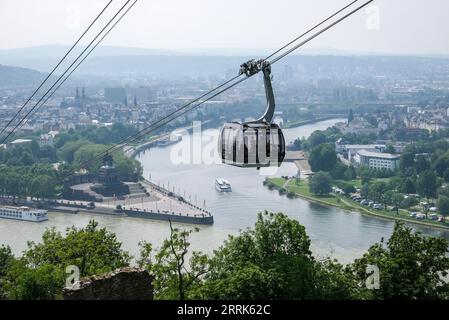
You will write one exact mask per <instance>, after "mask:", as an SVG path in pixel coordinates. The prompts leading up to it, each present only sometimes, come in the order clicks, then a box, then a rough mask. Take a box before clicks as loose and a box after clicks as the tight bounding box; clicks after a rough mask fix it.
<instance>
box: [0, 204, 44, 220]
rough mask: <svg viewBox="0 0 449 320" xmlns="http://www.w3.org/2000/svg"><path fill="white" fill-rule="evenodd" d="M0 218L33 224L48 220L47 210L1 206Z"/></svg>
mask: <svg viewBox="0 0 449 320" xmlns="http://www.w3.org/2000/svg"><path fill="white" fill-rule="evenodd" d="M0 218H4V219H13V220H24V221H33V222H40V221H45V220H48V217H47V210H40V209H32V208H28V207H13V206H0Z"/></svg>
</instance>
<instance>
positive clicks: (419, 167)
mask: <svg viewBox="0 0 449 320" xmlns="http://www.w3.org/2000/svg"><path fill="white" fill-rule="evenodd" d="M415 169H416V172H417V173H418V174H420V173H421V172H423V171H426V170H429V169H430V162H429V160H427V158H426V157H425V156H423V155H419V156H417V158H416V162H415Z"/></svg>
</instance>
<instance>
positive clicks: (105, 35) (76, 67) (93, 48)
mask: <svg viewBox="0 0 449 320" xmlns="http://www.w3.org/2000/svg"><path fill="white" fill-rule="evenodd" d="M137 1H138V0H135V1H134V2H133V3H132V4H131V6H129V7H128V9H126V11H125V12H124V13H123V14H122V15H121V16H120V18H119V19H118V20H117V21H116V22H115V23H114V24H113V25H112V27H111V28H110V29H109V30H108V31H107V32H106V33H105V34H104V35H103V36H102V37H101V39H100V40H99V41H98V42H97V43H96V44H95V46H93V47H92V48H91V49H90V51H89V52H88V53H87V54H86V55H85V56H84V58H83V59H82V60H81V61H80V62H78V64H77V65H76V66H75V68H73V69H72V71H70V73H69V74H68V75H67V76H66V77H65V78H64V80H62V82H60V83H59V84H58V86H57V87H56V88H55V89H54V90H53V92H52V93H50V94H49V95H48V96H47V97H46V98H45V100H44V101H43V102H42V103H41V104H40V106H38V107H37V108H36V110H34V112H33V114H32V115H30V116H29V117H28V118H31V117H33V115H35V114H36V113H37V112H38V111H39V109H40V108H42V106H43V105H45V103H47V101H48V100H49V99H50V98H51V97H52V96H53V95H54V94H55V92H56V91H58V89H59V88H60V87H61V86H62V85H63V84H64V83H65V82H66V81H67V79H68V78H70V76H71V75H72V73H73V72H75V71H76V69H78V67H79V66H80V65H81V64H82V63H83V62H84V60H86V59H87V58H88V57H89V56H90V54H91V53H92V52H93V51H94V50H95V48H97V46H98V45H99V44H100V43H101V42H102V41H103V39H104V38H106V37H107V35H108V34H109V33H110V32H111V31H112V29H114V27H115V26H116V25H117V24H118V23H119V22H120V20H122V18H123V17H124V16H125V15H126V14H127V13H128V12H129V10H131V8H132V7H133V6H134V5H135V4H136V2H137ZM25 123H26V122H23V123H22V125H21V126H20V127H19V128H18V130H20V129H21V128H22V127H23V126H24V125H25Z"/></svg>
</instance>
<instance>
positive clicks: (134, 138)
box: [92, 0, 374, 161]
mask: <svg viewBox="0 0 449 320" xmlns="http://www.w3.org/2000/svg"><path fill="white" fill-rule="evenodd" d="M357 1H358V0H355V1H352V2H351V3H349V4H347V5H346V6H344V7H343V8H342V9H340V10H338V11H336V12H335V13H333V14H332V15H330V16H329V17H327V18H326V19H324V20H322V21H321V22H320V23H318V24H316V25H315V26H313V27H312V28H310V29H309V30H307V31H306V32H304V33H303V34H301V35H300V36H298V37H296V38H295V39H294V40H293V41H290V42H289V43H288V44H286V45H284V46H283V47H281V48H280V49H278V50H276V51H275V52H274V53H272V54H271V55H269V56H268V57H267V58H270V57H272V56H274V55H275V54H276V53H279V52H280V51H282V50H283V49H285V48H286V47H288V46H289V45H291V44H292V43H294V42H296V41H297V40H299V39H301V38H303V37H304V36H306V35H307V34H309V33H310V32H312V31H313V30H315V29H316V28H318V27H319V26H321V25H322V24H324V23H326V22H327V21H329V20H330V19H332V18H333V17H335V16H336V15H338V14H339V13H341V12H342V11H344V10H345V9H347V8H348V7H350V6H351V5H353V4H354V3H356V2H357ZM372 1H374V0H371V1H370V2H372ZM367 4H368V3H366V4H365V5H367ZM365 5H364V6H365ZM364 6H362V7H364ZM362 7H359V8H357V9H355V10H354V11H353V12H352V13H351V14H349V15H352V14H353V13H355V12H356V11H358V10H360V9H361V8H362ZM349 15H347V16H346V17H345V18H344V19H346V18H347V17H348V16H349ZM344 19H340V21H342V20H344ZM340 21H339V22H340ZM335 24H336V23H334V24H333V25H332V26H334V25H335ZM332 26H330V27H328V28H327V29H330V28H331V27H332ZM327 29H326V30H327ZM323 32H324V31H323ZM321 33H322V32H320V34H321ZM316 36H318V35H315V36H314V37H311V38H310V39H308V40H307V41H305V42H304V43H302V44H301V45H300V46H302V45H304V44H305V43H307V42H308V41H310V40H312V39H313V38H315V37H316ZM298 48H299V47H298V46H297V47H296V48H295V50H296V49H298ZM267 58H265V59H264V60H266V59H267ZM282 58H283V57H282ZM277 60H279V59H277ZM277 60H276V61H277ZM239 77H240V75H239V76H236V77H234V78H232V79H230V80H228V81H226V82H225V83H223V84H221V85H220V86H218V87H216V88H214V89H212V90H210V91H209V92H207V93H205V94H203V95H202V96H200V97H199V98H197V99H195V100H193V101H191V102H189V103H188V104H186V105H184V106H182V107H180V108H178V109H177V110H175V111H174V112H172V113H171V114H169V115H167V116H164V117H163V118H161V119H159V120H157V121H156V122H154V123H152V124H150V125H149V126H147V127H146V128H144V129H142V130H140V131H139V132H137V133H135V134H133V135H131V136H129V137H128V138H125V139H123V140H122V141H120V142H118V143H117V144H115V145H114V146H112V147H110V148H108V149H107V150H105V151H103V152H102V153H100V154H99V155H98V156H97V157H96V158H95V159H92V161H96V160H99V159H101V157H103V156H104V155H106V154H108V153H110V152H115V151H116V150H117V147H118V148H120V147H122V146H123V145H124V144H129V143H132V142H135V141H137V140H139V139H140V138H142V137H143V136H145V135H147V134H149V133H151V132H153V131H155V130H157V129H159V128H161V127H162V126H164V125H165V124H167V123H169V122H171V121H173V120H174V119H176V118H177V117H180V116H182V115H184V114H185V113H187V112H189V111H191V110H193V109H195V108H197V107H199V106H200V105H202V104H203V103H205V102H207V101H209V100H210V99H212V98H213V97H216V96H217V95H218V94H216V95H214V96H212V97H210V98H209V99H207V100H204V101H203V102H201V103H199V104H197V105H195V106H193V107H191V108H189V109H188V111H185V112H182V113H181V114H179V115H177V116H175V118H173V119H170V120H168V119H169V117H171V116H174V115H175V113H177V112H179V111H181V110H183V109H185V108H188V107H189V106H191V105H192V104H193V103H195V102H196V101H199V100H200V99H202V98H203V97H205V96H207V95H208V94H210V93H211V92H213V91H215V90H217V89H219V88H221V87H223V86H225V85H227V84H229V83H230V82H232V81H234V80H236V79H237V78H239ZM246 79H248V77H245V78H243V81H244V80H246ZM243 81H239V82H238V83H240V82H243ZM232 87H234V85H231V86H230V87H228V88H227V89H226V90H228V89H230V88H232ZM226 90H222V91H220V93H219V94H221V93H223V92H225V91H226ZM165 120H168V121H167V122H164V124H162V125H159V124H160V123H161V122H162V121H165ZM152 126H156V127H155V128H151V127H152Z"/></svg>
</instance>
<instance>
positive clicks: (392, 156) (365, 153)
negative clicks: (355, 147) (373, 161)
mask: <svg viewBox="0 0 449 320" xmlns="http://www.w3.org/2000/svg"><path fill="white" fill-rule="evenodd" d="M357 153H358V154H359V155H361V156H363V157H371V158H380V159H388V160H396V159H399V156H398V155H395V154H391V153H381V152H373V151H368V150H365V149H362V150H359V151H358V152H357Z"/></svg>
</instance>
